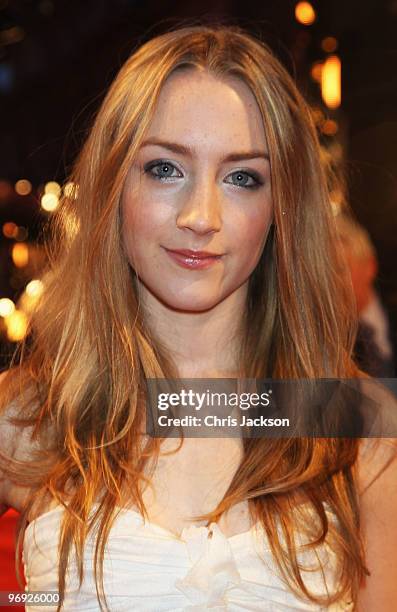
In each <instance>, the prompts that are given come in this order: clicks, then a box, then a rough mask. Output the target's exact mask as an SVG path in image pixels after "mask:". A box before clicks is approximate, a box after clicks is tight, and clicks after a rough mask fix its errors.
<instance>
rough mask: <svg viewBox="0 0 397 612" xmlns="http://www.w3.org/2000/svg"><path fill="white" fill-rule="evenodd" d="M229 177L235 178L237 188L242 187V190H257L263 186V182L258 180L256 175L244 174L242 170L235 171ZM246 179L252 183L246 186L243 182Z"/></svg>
mask: <svg viewBox="0 0 397 612" xmlns="http://www.w3.org/2000/svg"><path fill="white" fill-rule="evenodd" d="M229 176H235V177H236V179H237V180H238V181H239V182H238V183H237V185H238V186H239V187H244V189H258V187H260V186H261V185H263V182H262V181H261V180H260V178H259V176H258V175H257V174H256V173H251V172H245V171H244V170H236V171H235V172H232V174H230V175H229ZM247 178H248V179H252V180H253V181H254V183H251V184H249V185H247V184H246V182H245V181H246V180H247ZM241 181H243V182H241ZM235 184H236V183H235Z"/></svg>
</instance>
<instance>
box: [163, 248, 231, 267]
mask: <svg viewBox="0 0 397 612" xmlns="http://www.w3.org/2000/svg"><path fill="white" fill-rule="evenodd" d="M165 251H166V252H167V254H168V255H169V257H171V259H172V260H173V261H175V262H176V263H177V264H179V265H180V266H182V267H183V268H187V269H189V270H205V269H206V268H209V267H210V266H213V265H214V264H215V263H216V262H217V261H219V260H220V259H221V258H222V255H216V254H215V253H209V252H207V251H191V250H190V249H180V250H177V251H172V250H170V249H165Z"/></svg>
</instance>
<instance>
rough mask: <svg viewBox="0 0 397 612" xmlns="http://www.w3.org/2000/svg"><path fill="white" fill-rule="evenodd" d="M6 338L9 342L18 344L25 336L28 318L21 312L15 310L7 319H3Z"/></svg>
mask: <svg viewBox="0 0 397 612" xmlns="http://www.w3.org/2000/svg"><path fill="white" fill-rule="evenodd" d="M4 322H5V325H6V333H7V338H8V340H10V341H11V342H19V341H20V340H23V338H24V337H25V336H26V332H27V329H28V317H27V316H26V314H25V313H24V312H23V311H22V310H17V309H15V310H14V311H13V312H12V313H11V314H10V315H9V316H8V317H4Z"/></svg>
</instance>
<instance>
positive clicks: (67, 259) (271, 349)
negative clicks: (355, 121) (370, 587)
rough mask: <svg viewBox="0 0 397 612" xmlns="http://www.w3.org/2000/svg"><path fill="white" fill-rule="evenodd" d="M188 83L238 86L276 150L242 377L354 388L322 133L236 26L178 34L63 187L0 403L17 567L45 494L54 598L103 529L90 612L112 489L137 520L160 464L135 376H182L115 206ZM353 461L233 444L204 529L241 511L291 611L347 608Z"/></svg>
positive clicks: (156, 51)
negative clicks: (233, 460) (16, 495)
mask: <svg viewBox="0 0 397 612" xmlns="http://www.w3.org/2000/svg"><path fill="white" fill-rule="evenodd" d="M184 70H205V71H207V72H208V73H210V74H211V75H213V76H215V77H217V78H221V79H223V78H227V77H229V76H230V77H231V76H232V77H238V78H239V79H241V81H243V82H244V83H245V84H246V85H247V86H248V87H249V89H250V90H251V91H252V93H253V95H254V96H255V99H256V102H257V104H258V107H259V109H260V112H261V114H262V117H263V124H264V128H265V133H266V138H267V142H268V147H269V152H270V165H271V182H272V194H273V202H274V223H273V226H272V228H271V231H270V232H269V235H268V239H267V243H266V246H265V248H264V251H263V254H262V256H261V259H260V261H259V263H258V265H257V267H256V269H255V270H254V272H253V274H252V275H251V277H250V281H249V290H248V298H247V305H246V306H247V307H246V316H245V320H244V326H245V334H244V335H243V340H242V343H241V368H242V371H243V372H244V374H245V375H246V377H247V378H272V377H273V378H278V379H283V378H286V379H302V378H304V379H316V378H339V377H342V378H343V377H345V378H348V377H356V376H362V375H363V374H362V373H361V372H360V371H359V370H358V368H357V367H356V365H355V364H354V362H353V361H352V359H351V355H352V347H353V343H354V338H355V333H356V329H355V323H354V315H355V310H354V298H353V295H352V291H351V287H349V285H348V283H346V277H345V276H344V275H343V274H341V270H342V269H344V268H343V266H344V264H343V262H341V260H340V249H339V248H338V243H337V237H336V231H335V223H334V219H333V213H332V208H331V206H330V197H329V192H328V189H327V177H326V172H325V170H324V167H323V165H322V163H321V160H320V157H321V156H320V148H319V142H318V137H317V133H316V129H315V126H314V123H313V120H312V116H311V112H310V108H309V106H308V105H307V104H306V102H305V101H304V99H303V98H302V96H301V94H300V93H299V91H298V89H297V87H296V85H295V83H294V80H293V78H292V77H291V76H290V74H289V73H288V71H287V70H286V69H285V68H284V67H283V66H282V65H281V63H280V62H279V60H278V59H277V58H276V57H275V56H274V54H273V53H272V51H271V50H270V49H269V48H268V47H267V45H266V44H265V43H264V42H262V40H260V39H259V37H256V36H253V35H251V34H248V33H247V32H246V31H245V30H244V29H242V28H240V27H238V26H235V25H219V24H218V25H216V24H215V25H202V24H201V25H192V26H184V27H179V28H174V29H173V30H171V31H168V32H166V33H164V34H162V35H159V36H156V37H155V38H152V39H151V40H149V41H147V42H145V43H144V44H142V45H141V46H140V47H139V48H138V49H137V50H135V52H134V53H133V54H132V55H131V57H130V58H129V59H128V60H127V61H126V63H125V64H124V65H123V66H122V68H121V70H120V72H119V73H118V75H117V77H116V79H115V80H114V82H113V84H112V85H111V87H110V89H109V91H108V93H107V95H106V97H105V99H104V101H103V103H102V105H101V107H100V109H99V111H98V113H97V115H96V117H95V120H94V122H93V125H92V128H91V130H90V133H89V135H88V138H87V140H86V142H85V144H84V146H83V148H82V150H81V153H80V155H79V157H78V159H77V161H76V163H75V166H74V169H73V171H72V173H71V176H70V177H69V181H71V183H72V184H73V185H74V189H70V188H69V189H68V190H66V193H65V195H64V196H63V197H62V199H61V201H60V206H59V208H58V209H57V210H56V212H55V213H54V214H53V217H52V218H51V220H50V226H49V234H48V239H47V253H48V258H49V263H48V265H47V267H46V269H45V271H44V272H43V275H42V282H43V285H44V292H43V294H42V297H41V299H40V300H39V302H38V304H37V307H36V308H35V310H34V312H33V313H32V316H31V319H30V322H29V328H28V333H27V336H26V338H25V339H24V340H23V341H21V343H20V345H19V346H18V349H17V351H16V352H15V355H14V358H13V363H12V367H11V368H9V370H8V371H7V373H6V375H5V376H4V377H3V380H2V383H1V394H0V396H1V403H2V406H3V408H4V409H5V408H6V406H10V405H11V404H12V403H13V404H14V406H17V408H18V409H17V410H15V414H14V413H13V414H14V418H15V419H16V418H17V417H18V418H19V420H18V421H17V420H15V421H14V422H15V423H18V425H19V426H20V427H28V428H29V432H30V433H31V439H32V441H36V442H37V444H36V446H35V449H36V450H35V451H34V453H33V452H32V454H31V456H30V457H29V459H28V460H25V461H22V460H19V461H17V460H16V459H15V460H14V461H13V460H11V458H9V457H8V458H6V457H4V456H3V457H2V458H3V461H2V463H4V466H3V469H4V471H5V472H6V474H7V475H8V478H9V479H10V480H12V481H13V482H15V483H17V484H18V485H19V486H26V488H27V491H28V493H29V494H28V496H27V501H26V504H25V507H24V509H23V511H22V514H21V520H20V525H19V532H18V540H17V558H18V555H20V553H21V547H22V541H23V534H24V528H25V527H26V524H27V520H28V519H27V516H28V513H29V511H30V510H31V508H32V507H33V504H34V502H35V500H37V498H38V497H41V496H43V495H51V497H52V498H55V500H57V501H58V502H59V503H60V504H63V505H64V507H65V513H64V516H63V521H62V527H61V533H60V549H59V592H60V597H61V600H62V598H63V596H64V593H65V574H66V570H67V566H68V560H69V557H70V554H71V551H72V547H73V546H74V547H75V551H76V555H77V556H76V558H77V563H78V570H79V576H80V581H82V579H83V574H84V567H83V550H84V542H85V539H86V537H87V534H88V533H89V532H90V530H91V529H92V528H93V527H94V526H95V525H97V526H98V531H97V533H98V536H97V540H96V548H95V559H94V566H95V567H94V569H95V582H96V590H97V596H98V600H99V601H100V606H101V609H103V607H102V606H105V608H106V609H107V603H106V597H105V593H104V584H103V557H104V548H105V544H106V541H107V538H108V535H109V530H110V528H111V526H112V523H113V521H114V519H115V517H116V516H117V513H118V511H119V509H118V505H119V504H120V499H121V492H122V490H123V489H124V487H127V489H128V491H129V492H130V497H131V500H132V501H133V502H134V504H135V505H136V507H137V508H138V509H139V510H140V511H141V513H142V514H143V515H146V510H145V507H144V503H143V499H142V485H143V483H144V482H147V474H146V472H145V474H144V468H145V466H147V465H148V461H149V460H151V461H152V460H153V461H154V464H155V460H156V458H157V457H158V455H159V452H161V440H159V439H150V440H149V441H148V442H147V444H146V445H145V446H144V447H142V443H141V437H140V432H141V427H142V418H143V408H142V406H143V403H142V402H143V401H144V398H145V380H146V379H147V378H163V377H165V378H173V377H177V376H178V372H177V371H176V368H175V366H174V364H173V361H172V355H168V354H165V352H164V350H163V348H162V347H161V346H160V344H159V343H158V342H157V341H156V338H155V337H154V335H153V333H152V332H151V330H150V329H149V328H148V326H147V324H146V323H145V321H144V319H143V316H142V312H141V311H140V309H139V303H138V296H137V292H136V287H135V285H134V271H133V270H132V268H131V266H130V264H129V261H128V259H127V256H126V253H125V251H124V249H123V246H122V240H121V215H120V198H121V194H122V190H123V186H124V184H125V181H126V177H127V173H128V171H129V169H130V167H131V164H132V163H133V161H134V159H135V158H136V155H137V152H138V149H139V147H140V143H141V142H142V141H143V139H144V137H145V133H146V132H147V130H148V128H149V126H150V123H151V120H152V117H153V113H154V111H155V109H156V105H157V102H158V99H159V94H160V92H161V90H162V87H163V85H164V83H165V82H166V80H167V78H168V77H169V76H170V75H171V74H173V73H174V72H175V71H184ZM69 187H70V186H69ZM283 213H284V214H283ZM17 353H18V354H19V363H17V364H16V365H14V361H16V359H17V357H16V354H17ZM357 456H358V439H354V438H326V437H324V438H314V437H313V438H309V437H300V438H277V439H275V438H271V439H269V438H267V439H260V438H259V439H258V438H256V439H248V440H244V456H243V458H242V461H241V464H240V466H239V468H238V470H237V472H236V474H235V476H234V478H233V480H232V482H231V484H230V486H229V488H228V490H227V492H226V494H225V496H224V498H223V499H222V500H221V502H220V503H219V505H218V506H217V507H216V508H215V509H214V510H213V512H211V513H209V514H208V515H205V518H206V519H208V521H217V520H218V519H219V517H220V516H221V514H222V513H224V512H225V511H227V510H228V509H229V508H231V507H232V506H234V505H235V504H236V503H238V502H240V501H243V500H249V507H250V510H251V512H252V513H253V514H255V517H256V518H257V520H260V521H261V522H262V524H263V527H264V529H265V531H266V534H267V536H268V538H269V542H270V545H271V549H272V553H273V555H274V559H275V561H276V563H277V566H278V568H279V570H280V573H281V575H282V577H283V578H284V579H285V580H286V582H287V584H288V586H289V588H291V590H292V591H293V592H294V593H295V594H296V595H297V596H298V597H301V598H304V599H305V598H306V599H308V600H310V601H312V602H316V603H319V604H325V605H327V604H331V603H332V602H334V601H338V600H339V599H341V598H343V597H345V596H347V597H349V598H350V599H353V600H355V599H356V597H357V593H358V589H359V587H360V584H361V582H362V580H363V578H364V576H365V574H366V573H367V570H366V567H365V555H364V548H363V542H362V538H361V535H360V530H359V527H360V515H359V506H358V496H357V487H356V482H355V477H354V476H355V474H354V466H355V463H356V459H357ZM5 459H7V461H5ZM297 492H298V493H299V494H300V495H301V496H302V497H303V499H304V500H305V501H306V502H307V504H309V506H310V507H311V509H312V511H313V512H314V517H315V518H318V519H319V520H318V521H317V523H316V521H314V519H313V521H312V522H311V523H310V529H309V526H308V527H307V529H308V535H309V544H308V547H309V548H312V549H316V547H317V546H318V545H319V544H322V543H323V542H324V541H325V539H326V538H327V541H329V543H330V545H331V547H332V548H333V550H334V551H335V554H336V556H337V559H338V561H339V562H340V573H339V582H338V585H337V587H338V588H337V590H336V591H335V592H334V593H331V594H329V596H328V597H322V596H319V595H316V594H314V593H312V592H311V591H310V590H309V589H308V587H307V585H306V584H305V580H304V570H303V569H302V566H301V565H300V563H299V560H298V547H297V544H296V541H295V539H294V533H295V531H296V529H297V521H296V514H295V513H294V501H293V500H294V499H295V495H296V493H297ZM94 503H95V504H96V505H97V508H96V511H95V513H92V508H93V504H94ZM325 503H326V504H328V505H329V507H330V509H331V510H332V512H333V513H334V515H335V517H336V519H337V521H336V527H335V526H333V524H331V523H332V522H331V521H329V520H328V517H327V513H326V512H325V510H324V504H325ZM295 510H296V508H295ZM201 518H202V517H201ZM315 524H317V528H316V529H314V528H313V526H314V525H315ZM300 528H302V526H301V527H300ZM280 529H281V535H280ZM309 532H310V533H309ZM80 584H81V582H80ZM60 606H61V604H60V605H59V606H58V610H59V609H60Z"/></svg>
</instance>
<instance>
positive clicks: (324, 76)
mask: <svg viewBox="0 0 397 612" xmlns="http://www.w3.org/2000/svg"><path fill="white" fill-rule="evenodd" d="M321 96H322V98H323V100H324V102H325V104H326V105H327V106H328V108H338V106H340V103H341V61H340V59H339V57H338V56H337V55H330V56H329V57H328V58H327V59H326V60H325V62H324V64H323V69H322V71H321Z"/></svg>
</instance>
